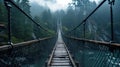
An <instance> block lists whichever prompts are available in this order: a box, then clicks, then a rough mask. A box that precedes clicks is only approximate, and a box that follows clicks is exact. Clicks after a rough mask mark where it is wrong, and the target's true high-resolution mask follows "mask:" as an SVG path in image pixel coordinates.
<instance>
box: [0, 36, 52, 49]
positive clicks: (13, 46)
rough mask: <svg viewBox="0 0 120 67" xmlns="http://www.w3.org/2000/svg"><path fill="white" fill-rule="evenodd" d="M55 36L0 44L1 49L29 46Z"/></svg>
mask: <svg viewBox="0 0 120 67" xmlns="http://www.w3.org/2000/svg"><path fill="white" fill-rule="evenodd" d="M53 37H54V36H50V37H44V38H39V39H35V40H30V41H25V42H21V43H16V44H13V45H3V46H0V51H4V50H8V49H12V48H17V47H23V46H28V45H31V44H33V43H36V42H39V41H43V40H48V39H51V38H53Z"/></svg>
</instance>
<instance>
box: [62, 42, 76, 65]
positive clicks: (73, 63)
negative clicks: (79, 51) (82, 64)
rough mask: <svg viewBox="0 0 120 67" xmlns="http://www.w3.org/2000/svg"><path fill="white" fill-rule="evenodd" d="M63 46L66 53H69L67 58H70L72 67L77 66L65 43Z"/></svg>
mask: <svg viewBox="0 0 120 67" xmlns="http://www.w3.org/2000/svg"><path fill="white" fill-rule="evenodd" d="M64 44H65V43H64ZM64 46H65V48H66V50H67V53H68V55H69V58H70V60H71V63H72V65H73V67H77V66H76V64H75V62H74V61H73V58H72V56H71V55H70V52H69V50H68V49H67V46H66V45H64Z"/></svg>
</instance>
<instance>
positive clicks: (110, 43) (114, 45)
mask: <svg viewBox="0 0 120 67" xmlns="http://www.w3.org/2000/svg"><path fill="white" fill-rule="evenodd" d="M64 36H65V37H66V38H70V39H74V40H78V41H84V42H89V43H94V44H97V45H103V46H107V47H114V48H120V44H119V43H112V42H104V41H98V40H90V39H84V38H77V37H73V36H66V35H64Z"/></svg>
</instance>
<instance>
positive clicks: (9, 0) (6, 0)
mask: <svg viewBox="0 0 120 67" xmlns="http://www.w3.org/2000/svg"><path fill="white" fill-rule="evenodd" d="M5 2H10V3H11V4H13V5H14V6H15V7H16V8H17V9H18V10H19V11H21V12H22V13H23V14H24V15H25V16H27V17H28V18H29V19H30V20H31V21H32V22H33V23H35V24H36V25H37V26H38V27H40V28H41V29H43V30H44V31H47V32H49V31H48V30H47V29H45V28H44V27H42V26H41V25H40V24H39V23H37V22H36V21H34V20H33V19H32V18H31V17H30V16H29V15H28V14H27V13H26V12H25V11H23V10H22V9H21V8H20V7H19V6H17V5H16V4H15V3H14V2H13V1H11V0H5ZM49 33H50V32H49Z"/></svg>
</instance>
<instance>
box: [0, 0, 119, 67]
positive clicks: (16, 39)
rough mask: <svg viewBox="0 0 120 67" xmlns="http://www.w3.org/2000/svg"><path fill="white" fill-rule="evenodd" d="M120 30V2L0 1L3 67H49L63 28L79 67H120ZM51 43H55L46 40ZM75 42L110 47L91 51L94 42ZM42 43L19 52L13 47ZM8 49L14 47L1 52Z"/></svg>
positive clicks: (110, 0)
mask: <svg viewBox="0 0 120 67" xmlns="http://www.w3.org/2000/svg"><path fill="white" fill-rule="evenodd" d="M64 1H65V3H64ZM103 1H105V2H104V3H101V2H103ZM6 2H7V3H6ZM59 2H61V3H59ZM63 3H64V4H63ZM100 4H102V5H100ZM60 5H61V6H60ZM99 5H100V7H98V6H99ZM16 6H17V7H16ZM97 7H98V8H97ZM111 7H112V8H111ZM96 8H97V9H96ZM119 27H120V0H10V1H9V0H0V67H44V65H45V62H46V60H47V59H48V58H49V55H50V54H51V52H52V49H53V47H54V44H55V43H56V39H57V35H58V29H59V28H60V30H61V34H62V37H63V40H64V41H65V43H66V45H67V47H68V50H70V51H71V54H73V56H74V57H75V60H76V61H77V62H78V63H79V64H80V67H97V66H98V67H119V66H120V61H118V60H120V53H119V52H120V50H119V47H120V44H119V43H120V29H119ZM69 36H70V37H71V39H70V38H69ZM49 37H53V38H50V39H46V38H49ZM67 37H68V38H67ZM72 37H73V38H76V39H77V38H78V39H79V38H80V39H83V40H84V39H86V40H93V41H96V42H100V43H98V44H102V43H104V42H105V46H104V45H102V46H101V45H99V46H96V45H95V44H96V43H93V46H90V45H91V43H92V42H91V41H90V43H89V41H86V42H88V43H86V42H83V41H82V42H79V40H75V39H72ZM44 38H45V39H46V40H44ZM40 39H41V41H38V42H37V43H32V45H30V46H25V47H23V46H22V47H18V46H16V47H15V48H14V44H21V43H22V42H28V41H33V40H40ZM42 39H43V40H42ZM80 41H81V40H80ZM101 42H102V43H101ZM28 43H29V42H28ZM106 43H113V44H114V43H115V44H117V46H118V47H117V48H116V46H115V47H114V48H111V46H106ZM82 44H85V46H83V45H82ZM88 44H90V45H88ZM5 45H13V47H8V48H12V49H8V48H7V49H8V50H4V49H1V47H2V46H5ZM113 46H114V45H113ZM82 47H83V48H82ZM111 51H112V52H111ZM87 52H88V54H87ZM112 53H113V54H112ZM118 53H119V54H118ZM105 54H106V55H105ZM93 55H94V56H93ZM83 57H84V59H83ZM103 57H104V58H103ZM112 57H114V58H112ZM88 58H89V60H88ZM95 58H97V59H95ZM104 59H105V60H104ZM114 59H116V60H114ZM82 60H84V61H83V62H82ZM91 60H93V61H91ZM98 60H100V62H99V61H98ZM109 60H110V61H109ZM90 61H91V64H90ZM103 62H105V63H106V65H107V66H106V65H105V64H103ZM112 62H113V63H112ZM114 62H116V63H114ZM94 63H95V64H94ZM92 64H93V65H92ZM102 65H103V66H102ZM61 67H62V66H61ZM73 67H74V66H73Z"/></svg>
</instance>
